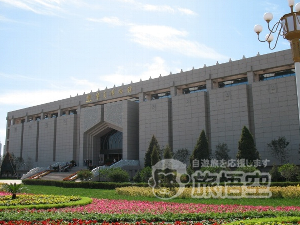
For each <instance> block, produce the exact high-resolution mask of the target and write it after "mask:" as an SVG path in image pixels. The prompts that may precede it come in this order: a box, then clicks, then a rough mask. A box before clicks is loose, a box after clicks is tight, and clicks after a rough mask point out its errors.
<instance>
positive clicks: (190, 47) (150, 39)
mask: <svg viewBox="0 0 300 225" xmlns="http://www.w3.org/2000/svg"><path fill="white" fill-rule="evenodd" d="M87 20H89V21H93V22H99V23H108V24H113V25H119V26H120V25H123V26H128V27H129V33H130V36H131V40H132V41H133V42H136V43H138V44H140V45H142V46H145V47H147V48H154V49H158V50H160V51H170V52H177V53H179V54H183V55H187V56H191V57H199V58H206V59H213V60H219V61H222V60H225V59H228V58H229V57H227V56H224V55H222V54H220V53H218V52H216V51H215V50H214V49H212V48H210V47H208V46H206V45H204V44H201V43H198V42H196V41H190V40H188V32H187V31H184V30H178V29H175V28H172V27H168V26H158V25H136V24H132V23H126V22H122V21H120V20H119V18H117V17H104V18H101V19H94V18H88V19H87Z"/></svg>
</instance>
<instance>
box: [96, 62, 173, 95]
mask: <svg viewBox="0 0 300 225" xmlns="http://www.w3.org/2000/svg"><path fill="white" fill-rule="evenodd" d="M135 67H136V68H142V69H144V71H142V72H141V73H139V74H138V75H133V74H131V75H130V74H128V71H127V70H126V67H122V66H120V67H118V70H117V71H116V72H115V73H113V74H107V75H105V76H103V77H102V78H101V80H102V81H105V83H107V84H108V87H113V86H114V85H116V86H121V85H122V83H123V84H129V83H131V81H132V82H133V83H136V82H139V81H140V80H142V81H144V80H149V78H150V77H151V78H157V77H159V75H160V74H161V75H162V76H163V75H167V74H169V73H170V71H171V70H170V68H169V67H168V66H167V65H166V63H165V61H164V60H163V59H162V58H161V57H154V58H153V59H152V62H150V63H147V64H136V65H135ZM104 88H105V87H104ZM104 88H102V89H104Z"/></svg>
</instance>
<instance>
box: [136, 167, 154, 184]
mask: <svg viewBox="0 0 300 225" xmlns="http://www.w3.org/2000/svg"><path fill="white" fill-rule="evenodd" d="M151 176H152V169H151V168H150V167H145V168H143V169H142V170H140V171H139V172H138V173H137V174H136V175H135V176H134V177H133V181H134V182H146V183H147V182H148V180H149V178H150V177H151Z"/></svg>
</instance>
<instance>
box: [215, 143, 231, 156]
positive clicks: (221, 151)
mask: <svg viewBox="0 0 300 225" xmlns="http://www.w3.org/2000/svg"><path fill="white" fill-rule="evenodd" d="M229 151H230V149H228V146H227V144H226V143H219V144H218V145H217V146H216V152H215V155H216V159H218V160H222V159H224V160H228V159H229V155H228V153H229Z"/></svg>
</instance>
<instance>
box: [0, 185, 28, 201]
mask: <svg viewBox="0 0 300 225" xmlns="http://www.w3.org/2000/svg"><path fill="white" fill-rule="evenodd" d="M25 189H26V188H25V187H24V185H23V184H16V183H13V184H12V183H10V184H4V185H3V186H2V190H3V191H6V192H9V193H11V195H12V196H11V199H16V198H17V193H21V192H22V191H23V190H25Z"/></svg>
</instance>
